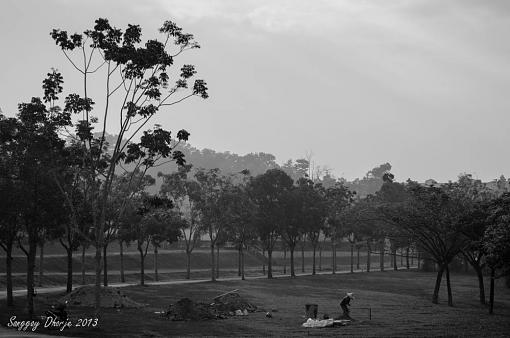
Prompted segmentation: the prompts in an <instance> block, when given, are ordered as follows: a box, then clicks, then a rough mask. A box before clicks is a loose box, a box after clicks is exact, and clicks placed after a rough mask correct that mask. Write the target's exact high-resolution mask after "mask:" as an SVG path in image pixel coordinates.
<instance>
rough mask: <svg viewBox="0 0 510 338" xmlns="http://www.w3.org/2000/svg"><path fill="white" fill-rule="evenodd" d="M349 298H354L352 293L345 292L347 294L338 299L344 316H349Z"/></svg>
mask: <svg viewBox="0 0 510 338" xmlns="http://www.w3.org/2000/svg"><path fill="white" fill-rule="evenodd" d="M351 299H354V293H352V292H347V295H346V296H345V297H344V298H342V301H340V307H341V308H342V310H343V312H344V317H348V318H350V317H351V316H350V315H349V313H350V312H351V311H350V310H349V308H348V307H347V306H351Z"/></svg>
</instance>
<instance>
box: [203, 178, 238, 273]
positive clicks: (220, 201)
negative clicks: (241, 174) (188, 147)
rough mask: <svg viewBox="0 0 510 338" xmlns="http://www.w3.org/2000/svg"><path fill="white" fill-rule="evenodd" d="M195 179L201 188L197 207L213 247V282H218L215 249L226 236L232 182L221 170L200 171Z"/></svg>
mask: <svg viewBox="0 0 510 338" xmlns="http://www.w3.org/2000/svg"><path fill="white" fill-rule="evenodd" d="M195 178H196V180H197V182H198V184H199V186H200V199H199V200H198V203H197V207H198V209H199V211H200V218H201V225H202V229H203V230H202V231H203V232H204V233H207V234H208V236H209V243H210V247H211V280H212V281H215V280H216V277H217V276H216V274H217V272H216V259H215V255H214V249H215V247H216V245H217V243H219V241H220V240H221V239H222V238H223V236H224V230H225V219H224V218H225V213H224V212H223V210H224V209H225V208H226V207H227V206H228V194H226V193H225V192H226V191H227V190H228V189H229V188H230V185H231V182H230V181H229V180H228V179H227V178H226V177H223V176H221V175H220V172H219V169H210V170H203V169H201V170H198V171H197V172H196V173H195Z"/></svg>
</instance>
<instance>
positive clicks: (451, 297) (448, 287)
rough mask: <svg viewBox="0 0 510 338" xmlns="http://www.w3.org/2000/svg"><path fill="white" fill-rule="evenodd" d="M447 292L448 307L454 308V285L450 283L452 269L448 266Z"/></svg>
mask: <svg viewBox="0 0 510 338" xmlns="http://www.w3.org/2000/svg"><path fill="white" fill-rule="evenodd" d="M446 290H447V291H448V306H453V296H452V285H451V283H450V268H449V267H448V264H446Z"/></svg>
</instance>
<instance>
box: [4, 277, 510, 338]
mask: <svg viewBox="0 0 510 338" xmlns="http://www.w3.org/2000/svg"><path fill="white" fill-rule="evenodd" d="M434 279H435V275H434V274H433V273H422V272H416V271H398V272H393V271H391V272H373V273H368V274H367V273H356V274H342V275H320V276H307V277H298V278H296V279H291V278H279V279H274V280H266V279H257V280H247V281H229V282H217V283H211V282H209V283H201V284H192V285H191V284H188V285H171V286H170V285H169V286H150V287H129V288H125V289H124V292H125V293H126V294H128V295H129V296H130V297H131V298H132V299H134V300H136V301H138V302H142V303H146V304H148V305H147V306H146V307H145V308H143V309H138V310H134V309H132V310H130V309H122V310H113V309H112V310H105V311H104V314H103V316H102V318H101V319H100V327H99V328H96V329H77V328H72V329H68V330H66V331H65V332H64V334H65V335H68V336H98V337H105V336H108V337H163V336H204V335H205V336H235V337H239V336H256V337H260V336H287V337H294V336H307V335H314V336H331V337H336V336H339V335H347V336H372V337H380V336H392V337H395V336H470V337H481V336H485V337H495V336H508V335H509V333H510V320H509V318H510V290H509V289H507V288H505V287H504V286H503V281H498V283H497V286H496V287H497V298H496V299H497V301H496V305H495V312H496V314H495V315H492V316H490V315H488V314H487V309H486V308H485V307H481V306H480V305H479V304H478V301H477V299H478V296H477V293H478V291H477V281H476V278H475V277H474V276H471V275H463V274H454V275H453V276H452V283H453V292H454V305H455V306H454V307H453V308H452V307H448V306H447V305H446V294H445V293H446V291H445V286H444V285H442V290H441V293H440V304H439V305H434V304H432V303H431V302H430V299H431V292H432V288H433V285H434ZM232 289H239V290H240V291H239V292H240V294H241V296H243V297H245V298H246V299H248V300H249V301H250V302H252V303H254V304H256V305H257V306H259V307H261V308H263V309H265V310H268V309H271V308H276V309H278V312H274V313H273V318H271V319H268V318H266V317H265V315H264V312H256V313H253V314H250V315H249V316H248V317H233V318H229V319H224V320H216V321H204V322H172V321H169V320H167V319H165V318H163V317H160V316H159V315H156V314H154V312H155V311H161V310H163V309H165V308H166V307H168V305H169V304H170V303H173V302H175V301H177V300H179V299H180V298H182V297H189V298H191V299H193V300H195V301H206V302H209V301H211V299H212V298H213V297H214V296H216V295H218V294H221V293H223V292H225V291H229V290H232ZM347 291H351V292H354V293H355V296H356V299H355V301H353V304H352V315H353V317H354V318H356V319H357V321H356V322H354V323H353V324H351V325H349V326H346V327H339V328H322V329H306V328H303V327H301V324H302V323H303V322H304V321H305V318H304V316H303V315H304V306H305V304H307V303H315V304H318V306H319V314H320V315H322V314H324V313H328V314H330V315H337V314H339V306H338V300H339V297H341V296H342V295H343V294H344V293H345V292H347ZM58 296H59V295H52V296H49V298H47V297H46V296H39V297H37V298H38V299H37V304H36V305H37V309H38V311H39V312H42V311H43V309H44V308H46V307H47V306H48V305H47V304H48V303H51V302H53V301H54V300H55V299H56V298H57V297H58ZM17 303H18V304H21V303H22V299H17ZM366 307H371V308H372V320H369V318H368V311H367V310H365V309H362V308H366ZM70 313H71V317H72V318H74V319H76V318H83V317H90V316H92V309H79V308H71V310H70ZM13 314H16V315H18V316H23V309H22V307H17V308H15V309H14V310H7V309H6V307H5V303H2V305H1V306H0V322H1V323H2V324H3V325H5V323H7V322H8V318H9V317H10V316H11V315H13ZM46 333H47V332H46Z"/></svg>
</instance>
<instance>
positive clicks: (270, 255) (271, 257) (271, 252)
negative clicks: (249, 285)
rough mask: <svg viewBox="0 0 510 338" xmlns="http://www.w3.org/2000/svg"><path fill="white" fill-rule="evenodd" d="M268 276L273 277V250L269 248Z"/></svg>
mask: <svg viewBox="0 0 510 338" xmlns="http://www.w3.org/2000/svg"><path fill="white" fill-rule="evenodd" d="M267 278H268V279H271V278H273V250H267Z"/></svg>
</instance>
